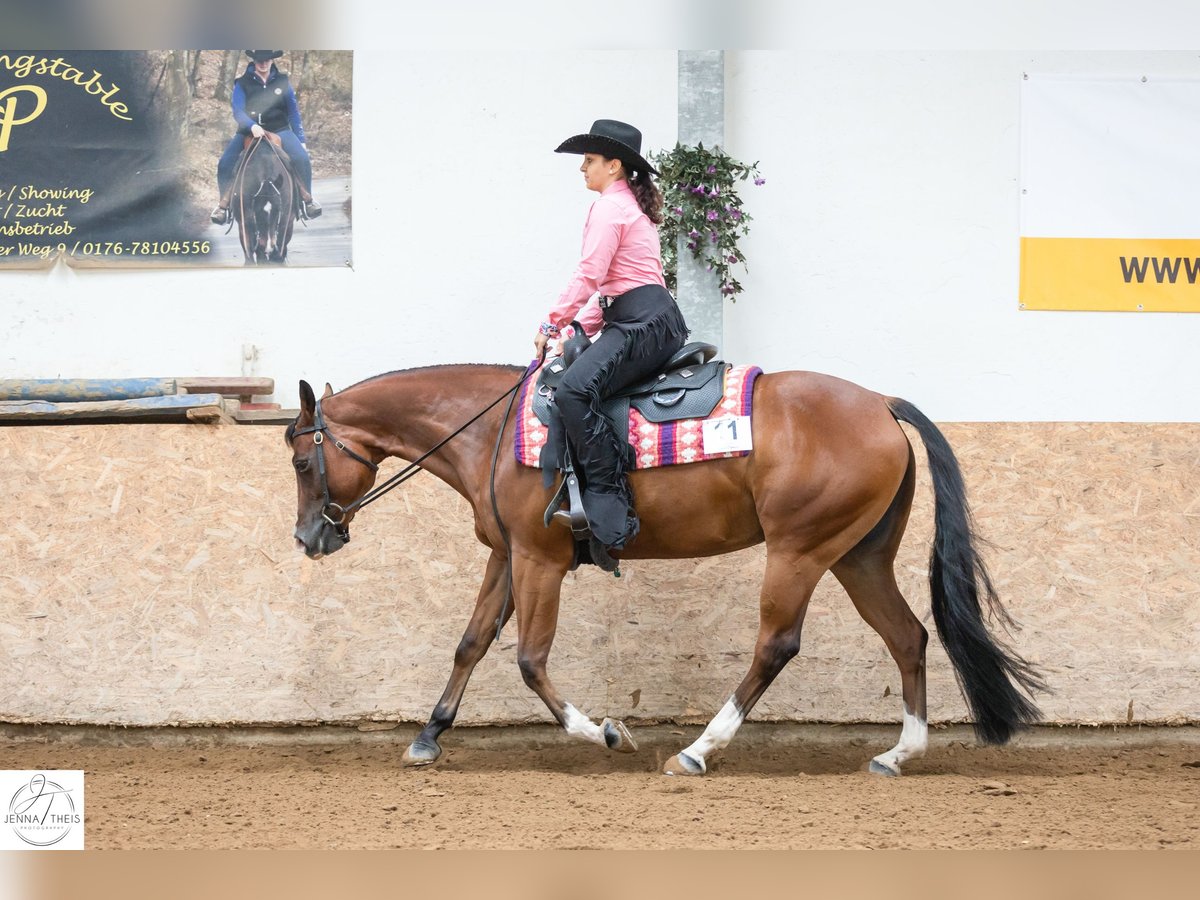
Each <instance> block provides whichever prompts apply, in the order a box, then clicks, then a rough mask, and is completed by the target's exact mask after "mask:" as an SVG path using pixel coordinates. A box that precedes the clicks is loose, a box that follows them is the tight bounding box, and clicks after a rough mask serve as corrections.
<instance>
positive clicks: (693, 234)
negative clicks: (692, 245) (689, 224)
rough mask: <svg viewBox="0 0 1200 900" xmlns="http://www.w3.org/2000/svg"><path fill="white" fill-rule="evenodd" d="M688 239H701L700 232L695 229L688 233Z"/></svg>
mask: <svg viewBox="0 0 1200 900" xmlns="http://www.w3.org/2000/svg"><path fill="white" fill-rule="evenodd" d="M688 237H690V238H693V239H695V238H698V237H700V232H698V231H697V230H696V229H695V228H693V229H692V230H691V231H689V232H688Z"/></svg>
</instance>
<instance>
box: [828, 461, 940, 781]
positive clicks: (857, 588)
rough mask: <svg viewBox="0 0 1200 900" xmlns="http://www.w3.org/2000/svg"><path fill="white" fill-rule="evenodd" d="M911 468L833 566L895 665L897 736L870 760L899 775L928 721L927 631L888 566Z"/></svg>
mask: <svg viewBox="0 0 1200 900" xmlns="http://www.w3.org/2000/svg"><path fill="white" fill-rule="evenodd" d="M914 476H915V471H914V467H913V465H912V463H911V457H910V464H909V468H908V471H907V472H906V474H905V477H904V481H903V482H902V483H901V485H900V490H899V491H898V492H897V494H896V497H895V499H894V500H893V501H892V505H891V506H890V507H889V509H888V511H887V512H886V513H885V514H884V517H883V519H881V520H880V522H879V524H878V525H876V526H875V528H874V529H872V531H871V532H870V533H869V534H868V535H867V536H866V537H865V538H863V540H862V541H860V542H859V543H858V544H857V545H856V546H855V547H854V548H853V549H852V550H850V552H848V553H847V554H846V555H845V556H843V557H842V558H841V559H840V560H839V561H838V562H837V563H836V564H835V565H834V566H833V567H832V572H833V574H834V577H835V578H837V580H838V581H839V582H841V584H842V587H844V588H845V589H846V593H847V594H849V595H850V600H851V601H852V602H853V603H854V606H855V608H856V609H857V610H858V612H859V615H861V616H862V617H863V619H864V620H865V621H866V623H867V624H868V625H870V626H871V627H872V628H873V629H875V631H876V632H877V633H878V634H879V636H880V637H882V638H883V642H884V643H885V644H886V645H887V648H888V651H889V652H890V653H891V654H892V658H893V659H894V660H895V661H896V665H897V666H898V667H899V669H900V681H901V694H902V699H903V704H904V725H903V727H902V729H901V732H900V740H899V742H898V743H897V744H896V746H894V747H892V749H891V750H889V751H887V752H886V753H881V754H880V755H879V756H876V757H875V758H874V759H872V760H871V762H870V766H869V768H870V771H872V772H874V773H876V774H878V775H893V776H895V775H899V774H901V771H902V769H903V766H904V764H905V763H906V762H908V761H909V760H912V759H918V758H920V757H922V756H924V755H925V750H926V748H927V747H928V744H929V722H928V713H927V711H926V695H925V648H926V645H927V644H928V642H929V632H928V631H927V630H926V629H925V627H924V626H923V625H922V624H921V622H920V620H918V619H917V617H916V616H915V615H914V614H913V611H912V609H911V608H910V607H909V605H908V603H907V601H905V599H904V595H903V594H901V593H900V588H899V587H898V586H897V585H896V576H895V572H894V569H893V566H894V562H895V558H896V550H897V548H898V547H899V545H900V538H901V536H902V535H903V534H904V526H905V525H906V524H907V522H908V511H909V508H910V506H911V504H912V495H913V484H914V482H915V477H914Z"/></svg>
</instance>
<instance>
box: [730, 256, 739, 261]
mask: <svg viewBox="0 0 1200 900" xmlns="http://www.w3.org/2000/svg"><path fill="white" fill-rule="evenodd" d="M729 261H730V262H731V263H735V262H737V257H736V256H730V257H729Z"/></svg>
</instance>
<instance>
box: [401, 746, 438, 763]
mask: <svg viewBox="0 0 1200 900" xmlns="http://www.w3.org/2000/svg"><path fill="white" fill-rule="evenodd" d="M441 755H442V748H441V747H439V746H437V745H436V744H434V745H432V746H431V745H430V744H418V743H417V742H416V741H413V742H412V743H411V744H409V745H408V749H407V750H405V751H404V755H403V756H402V757H400V764H401V765H402V766H404V767H405V768H414V767H416V766H427V765H429V764H430V763H434V762H437V758H438V757H439V756H441Z"/></svg>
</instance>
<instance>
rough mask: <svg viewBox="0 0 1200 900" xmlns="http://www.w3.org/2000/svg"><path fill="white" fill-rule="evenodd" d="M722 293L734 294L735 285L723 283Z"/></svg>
mask: <svg viewBox="0 0 1200 900" xmlns="http://www.w3.org/2000/svg"><path fill="white" fill-rule="evenodd" d="M721 293H722V294H725V295H727V296H728V295H729V294H732V293H733V285H732V284H723V285H721Z"/></svg>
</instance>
